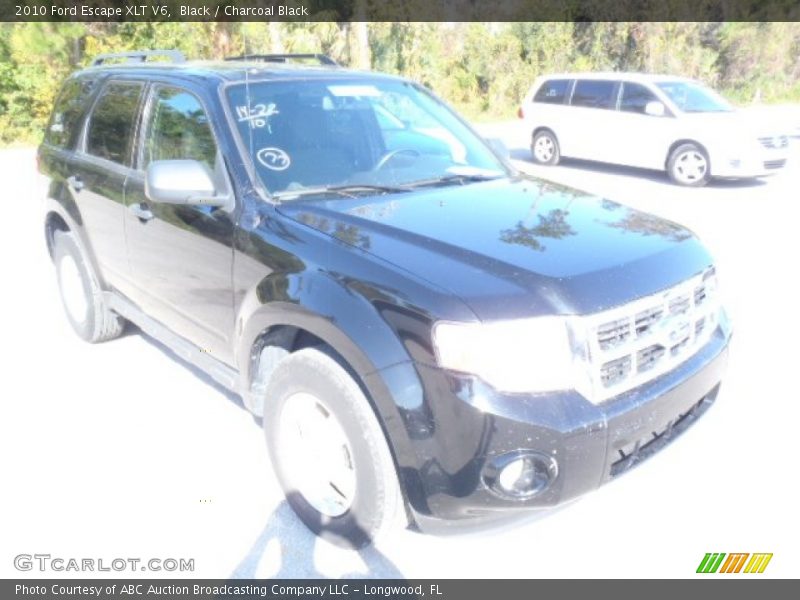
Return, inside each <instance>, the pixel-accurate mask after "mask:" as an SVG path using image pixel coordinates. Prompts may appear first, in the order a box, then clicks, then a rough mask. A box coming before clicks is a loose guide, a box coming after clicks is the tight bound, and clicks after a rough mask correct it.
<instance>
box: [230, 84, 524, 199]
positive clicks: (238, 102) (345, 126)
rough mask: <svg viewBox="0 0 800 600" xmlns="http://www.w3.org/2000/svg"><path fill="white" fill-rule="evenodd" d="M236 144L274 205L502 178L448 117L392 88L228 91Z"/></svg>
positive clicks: (418, 96)
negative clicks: (276, 201) (301, 199)
mask: <svg viewBox="0 0 800 600" xmlns="http://www.w3.org/2000/svg"><path fill="white" fill-rule="evenodd" d="M227 101H228V103H229V106H230V111H231V114H232V116H233V119H234V120H235V122H236V128H237V131H238V134H239V136H240V138H241V141H242V144H243V146H244V147H245V149H246V151H247V152H248V154H249V155H250V157H251V159H252V163H253V165H254V166H255V170H256V174H257V176H258V178H259V179H260V181H261V183H262V184H263V186H264V188H266V190H267V191H268V192H269V193H270V194H271V195H272V196H273V197H275V198H277V199H280V200H291V199H295V198H299V197H307V196H311V195H343V196H352V195H355V194H373V193H399V192H406V191H409V190H412V189H415V188H418V187H422V186H436V185H456V184H465V183H470V182H473V181H480V180H484V179H494V178H498V177H504V176H507V175H509V173H508V172H507V170H506V167H504V166H503V163H502V162H501V161H500V160H499V159H498V158H497V156H495V154H494V153H493V152H492V151H491V150H490V149H489V148H488V147H487V145H486V144H485V143H484V142H483V140H481V139H480V138H479V137H477V136H476V135H475V134H474V133H473V132H472V131H471V130H470V129H469V128H468V127H467V126H466V125H464V124H463V123H462V122H461V121H460V119H459V118H458V117H456V116H455V114H454V113H453V112H452V111H451V110H450V109H449V108H447V107H446V106H445V105H444V104H442V103H441V102H440V101H439V100H437V99H436V98H435V97H434V96H432V95H431V94H429V93H428V92H426V91H425V90H424V89H422V88H420V87H419V86H417V85H415V84H413V83H410V82H405V81H395V80H369V81H364V80H361V79H360V80H356V81H354V80H347V79H330V80H308V79H306V80H300V81H274V82H264V81H261V82H250V83H242V84H236V85H232V86H229V87H228V89H227Z"/></svg>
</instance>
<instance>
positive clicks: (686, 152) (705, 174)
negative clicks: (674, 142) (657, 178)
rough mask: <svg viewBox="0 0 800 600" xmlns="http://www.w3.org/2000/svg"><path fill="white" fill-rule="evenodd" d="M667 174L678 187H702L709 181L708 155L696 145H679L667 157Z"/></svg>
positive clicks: (709, 166)
mask: <svg viewBox="0 0 800 600" xmlns="http://www.w3.org/2000/svg"><path fill="white" fill-rule="evenodd" d="M667 173H668V174H669V178H670V179H671V180H672V181H673V182H674V183H677V184H678V185H683V186H687V187H702V186H704V185H705V184H707V183H708V182H709V181H710V180H711V161H709V159H708V153H707V152H706V151H705V150H704V149H703V148H702V147H700V146H699V145H698V144H694V143H691V142H687V143H686V144H681V145H680V146H678V147H677V148H675V149H674V150H673V151H672V152H671V153H670V155H669V159H668V160H667Z"/></svg>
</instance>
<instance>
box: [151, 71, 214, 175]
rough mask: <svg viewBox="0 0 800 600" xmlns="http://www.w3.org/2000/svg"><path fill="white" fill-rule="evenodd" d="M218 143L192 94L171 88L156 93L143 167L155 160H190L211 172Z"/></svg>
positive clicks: (204, 113) (201, 107)
mask: <svg viewBox="0 0 800 600" xmlns="http://www.w3.org/2000/svg"><path fill="white" fill-rule="evenodd" d="M216 156H217V144H216V142H215V141H214V134H213V133H212V131H211V126H210V125H209V123H208V115H206V111H205V109H204V108H203V105H202V104H201V103H200V100H198V99H197V97H196V96H195V95H194V94H191V93H189V92H186V91H184V90H180V89H177V88H171V87H161V88H158V89H157V90H156V92H155V97H154V98H153V104H152V109H151V113H150V125H149V127H148V128H147V134H146V137H145V140H144V157H143V158H144V164H143V165H142V167H146V166H147V165H148V164H150V163H151V162H153V161H156V160H177V159H192V160H197V161H200V162H202V163H204V164H205V165H206V166H208V168H209V170H211V171H213V170H214V165H215V162H216Z"/></svg>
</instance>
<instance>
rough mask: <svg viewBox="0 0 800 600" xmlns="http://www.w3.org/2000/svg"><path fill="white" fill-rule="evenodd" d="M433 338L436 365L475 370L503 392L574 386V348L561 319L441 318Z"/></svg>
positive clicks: (462, 371) (434, 329) (569, 387)
mask: <svg viewBox="0 0 800 600" xmlns="http://www.w3.org/2000/svg"><path fill="white" fill-rule="evenodd" d="M433 342H434V347H435V350H436V358H437V360H438V361H439V365H440V366H442V367H443V368H445V369H449V370H452V371H459V372H461V373H470V374H472V375H477V376H478V377H480V378H481V379H483V380H484V381H485V382H486V383H488V384H489V385H491V386H492V387H494V388H495V389H497V390H499V391H502V392H510V393H524V392H547V391H556V390H566V389H571V388H575V387H576V386H577V382H576V364H575V362H576V360H575V353H574V352H573V351H572V345H571V343H570V336H569V329H568V322H567V320H566V319H564V318H560V317H539V318H532V319H519V320H512V321H496V322H493V323H452V322H447V321H442V322H439V323H437V324H436V325H435V326H434V328H433Z"/></svg>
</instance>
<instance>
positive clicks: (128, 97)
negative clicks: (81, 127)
mask: <svg viewBox="0 0 800 600" xmlns="http://www.w3.org/2000/svg"><path fill="white" fill-rule="evenodd" d="M142 87H143V85H142V84H141V83H136V82H121V81H116V82H111V83H109V84H108V85H107V86H106V87H105V89H104V90H103V92H102V93H101V95H100V98H99V99H98V100H97V104H95V107H94V111H92V116H91V119H90V120H89V130H88V132H87V134H86V152H87V153H88V154H91V155H93V156H97V157H98V158H104V159H106V160H110V161H113V162H115V163H119V164H123V165H127V164H129V161H128V158H129V157H128V149H129V148H130V141H131V138H132V134H133V125H134V122H135V121H136V112H137V110H138V107H139V97H140V96H141V93H142Z"/></svg>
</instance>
